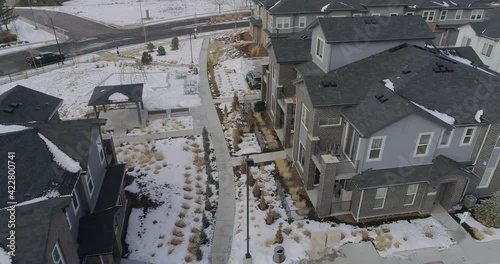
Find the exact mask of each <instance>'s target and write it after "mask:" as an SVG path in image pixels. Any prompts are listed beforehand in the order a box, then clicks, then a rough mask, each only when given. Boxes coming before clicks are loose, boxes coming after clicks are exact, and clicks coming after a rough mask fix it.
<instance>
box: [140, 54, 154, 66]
mask: <svg viewBox="0 0 500 264" xmlns="http://www.w3.org/2000/svg"><path fill="white" fill-rule="evenodd" d="M152 61H153V57H152V56H151V54H149V53H147V52H143V53H142V57H141V63H142V64H143V65H149V64H150V63H151V62H152Z"/></svg>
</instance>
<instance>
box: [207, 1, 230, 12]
mask: <svg viewBox="0 0 500 264" xmlns="http://www.w3.org/2000/svg"><path fill="white" fill-rule="evenodd" d="M211 1H212V3H214V4H216V5H218V6H219V14H220V8H221V6H222V5H223V4H225V3H226V0H211Z"/></svg>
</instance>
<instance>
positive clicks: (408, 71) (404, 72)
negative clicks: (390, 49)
mask: <svg viewBox="0 0 500 264" xmlns="http://www.w3.org/2000/svg"><path fill="white" fill-rule="evenodd" d="M401 72H403V74H408V73H410V72H411V70H408V69H404V70H402V71H401Z"/></svg>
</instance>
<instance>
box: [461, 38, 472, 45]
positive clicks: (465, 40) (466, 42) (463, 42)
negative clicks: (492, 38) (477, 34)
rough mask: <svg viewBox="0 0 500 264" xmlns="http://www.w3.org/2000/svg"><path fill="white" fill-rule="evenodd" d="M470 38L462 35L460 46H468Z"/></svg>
mask: <svg viewBox="0 0 500 264" xmlns="http://www.w3.org/2000/svg"><path fill="white" fill-rule="evenodd" d="M471 40H472V39H471V38H468V37H464V38H463V39H462V45H461V46H462V47H470V42H471Z"/></svg>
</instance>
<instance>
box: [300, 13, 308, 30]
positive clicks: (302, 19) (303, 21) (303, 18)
mask: <svg viewBox="0 0 500 264" xmlns="http://www.w3.org/2000/svg"><path fill="white" fill-rule="evenodd" d="M306 23H307V17H306V16H300V17H299V28H305V27H306Z"/></svg>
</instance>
